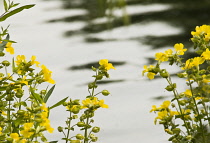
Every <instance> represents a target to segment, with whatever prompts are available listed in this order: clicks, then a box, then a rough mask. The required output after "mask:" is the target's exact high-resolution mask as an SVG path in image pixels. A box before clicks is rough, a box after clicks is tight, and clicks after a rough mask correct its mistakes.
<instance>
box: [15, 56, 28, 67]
mask: <svg viewBox="0 0 210 143" xmlns="http://www.w3.org/2000/svg"><path fill="white" fill-rule="evenodd" d="M15 62H16V64H17V65H20V64H21V63H25V62H26V57H25V55H18V56H17V57H16V61H15Z"/></svg>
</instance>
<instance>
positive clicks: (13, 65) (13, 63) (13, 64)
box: [12, 58, 16, 72]
mask: <svg viewBox="0 0 210 143" xmlns="http://www.w3.org/2000/svg"><path fill="white" fill-rule="evenodd" d="M12 72H16V71H15V60H14V58H12Z"/></svg>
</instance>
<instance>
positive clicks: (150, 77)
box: [147, 72, 155, 79]
mask: <svg viewBox="0 0 210 143" xmlns="http://www.w3.org/2000/svg"><path fill="white" fill-rule="evenodd" d="M147 77H148V78H149V79H154V78H155V73H152V72H148V74H147Z"/></svg>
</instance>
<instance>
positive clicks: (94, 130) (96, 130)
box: [92, 127, 100, 133]
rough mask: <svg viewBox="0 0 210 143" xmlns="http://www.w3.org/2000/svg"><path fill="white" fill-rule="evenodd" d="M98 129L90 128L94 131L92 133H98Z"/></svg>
mask: <svg viewBox="0 0 210 143" xmlns="http://www.w3.org/2000/svg"><path fill="white" fill-rule="evenodd" d="M99 131H100V128H99V127H93V128H92V132H94V133H98V132H99Z"/></svg>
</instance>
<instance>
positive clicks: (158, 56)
mask: <svg viewBox="0 0 210 143" xmlns="http://www.w3.org/2000/svg"><path fill="white" fill-rule="evenodd" d="M172 54H173V51H172V50H171V49H168V50H166V51H165V52H164V53H161V52H160V53H156V54H155V58H156V59H155V60H158V61H161V62H165V61H168V58H169V56H171V55H172Z"/></svg>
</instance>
